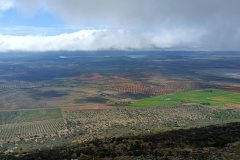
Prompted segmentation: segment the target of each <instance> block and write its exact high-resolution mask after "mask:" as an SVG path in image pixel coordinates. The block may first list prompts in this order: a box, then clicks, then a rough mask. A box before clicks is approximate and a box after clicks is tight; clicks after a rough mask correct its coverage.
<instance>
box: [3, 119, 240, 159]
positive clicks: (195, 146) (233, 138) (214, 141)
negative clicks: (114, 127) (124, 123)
mask: <svg viewBox="0 0 240 160" xmlns="http://www.w3.org/2000/svg"><path fill="white" fill-rule="evenodd" d="M239 131H240V123H231V124H227V125H223V126H208V127H203V128H192V129H187V130H176V131H169V132H165V133H160V134H155V135H146V136H136V137H122V138H105V139H101V140H94V141H91V142H86V143H81V144H75V145H69V146H63V147H58V148H54V149H50V150H43V151H38V150H36V151H34V152H32V153H28V154H25V155H18V156H13V155H2V156H1V155H0V159H6V160H12V159H17V160H33V159H38V160H41V159H51V160H62V159H84V160H87V159H89V160H90V159H116V160H117V159H119V160H120V159H124V160H130V159H138V160H141V159H142V160H143V159H149V160H151V159H165V160H168V159H233V160H237V159H239V158H240V152H239V151H240V143H239V142H240V132H239Z"/></svg>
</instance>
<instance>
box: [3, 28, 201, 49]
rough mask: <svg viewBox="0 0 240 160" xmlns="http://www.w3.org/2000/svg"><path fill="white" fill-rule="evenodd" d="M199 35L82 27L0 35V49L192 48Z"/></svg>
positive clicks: (193, 32) (191, 32) (189, 32)
mask: <svg viewBox="0 0 240 160" xmlns="http://www.w3.org/2000/svg"><path fill="white" fill-rule="evenodd" d="M197 34H198V35H197ZM191 35H194V36H191ZM196 37H198V38H199V37H201V34H199V32H197V31H195V30H192V31H184V30H172V31H168V30H162V31H161V32H158V33H157V34H153V33H151V32H149V33H148V32H143V33H139V32H138V33H137V32H133V31H125V30H81V31H79V32H74V33H70V34H60V35H55V36H14V35H0V51H2V52H5V51H59V50H68V51H75V50H104V49H119V50H127V49H154V48H155V49H156V48H162V49H165V48H178V47H181V48H183V47H184V46H185V47H189V43H191V44H192V45H195V44H194V43H197V39H198V38H196Z"/></svg>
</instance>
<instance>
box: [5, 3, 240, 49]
mask: <svg viewBox="0 0 240 160" xmlns="http://www.w3.org/2000/svg"><path fill="white" fill-rule="evenodd" d="M239 8H240V0H0V51H12V50H22V51H58V50H99V49H138V50H141V49H172V50H175V49H177V50H179V49H180V50H240V44H239V43H240V16H239V15H240V9H239Z"/></svg>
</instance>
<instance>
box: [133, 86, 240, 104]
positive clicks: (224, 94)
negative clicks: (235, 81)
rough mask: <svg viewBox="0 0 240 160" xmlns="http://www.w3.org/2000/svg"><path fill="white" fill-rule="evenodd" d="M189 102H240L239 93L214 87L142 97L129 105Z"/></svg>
mask: <svg viewBox="0 0 240 160" xmlns="http://www.w3.org/2000/svg"><path fill="white" fill-rule="evenodd" d="M189 103H195V104H202V105H209V106H225V105H231V104H240V94H238V93H233V92H228V91H223V90H216V89H208V90H196V91H188V92H182V93H176V94H168V95H164V96H157V97H152V98H147V99H143V100H140V101H137V102H134V103H132V104H129V107H151V106H168V105H179V104H189Z"/></svg>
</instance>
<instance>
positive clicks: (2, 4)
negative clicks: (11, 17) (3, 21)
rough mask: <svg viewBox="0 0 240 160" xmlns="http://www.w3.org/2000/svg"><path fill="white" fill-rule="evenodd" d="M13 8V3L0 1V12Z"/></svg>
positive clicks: (7, 0) (4, 0)
mask: <svg viewBox="0 0 240 160" xmlns="http://www.w3.org/2000/svg"><path fill="white" fill-rule="evenodd" d="M13 7H14V3H13V2H12V1H9V0H1V1H0V11H6V10H8V9H10V8H13Z"/></svg>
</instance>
